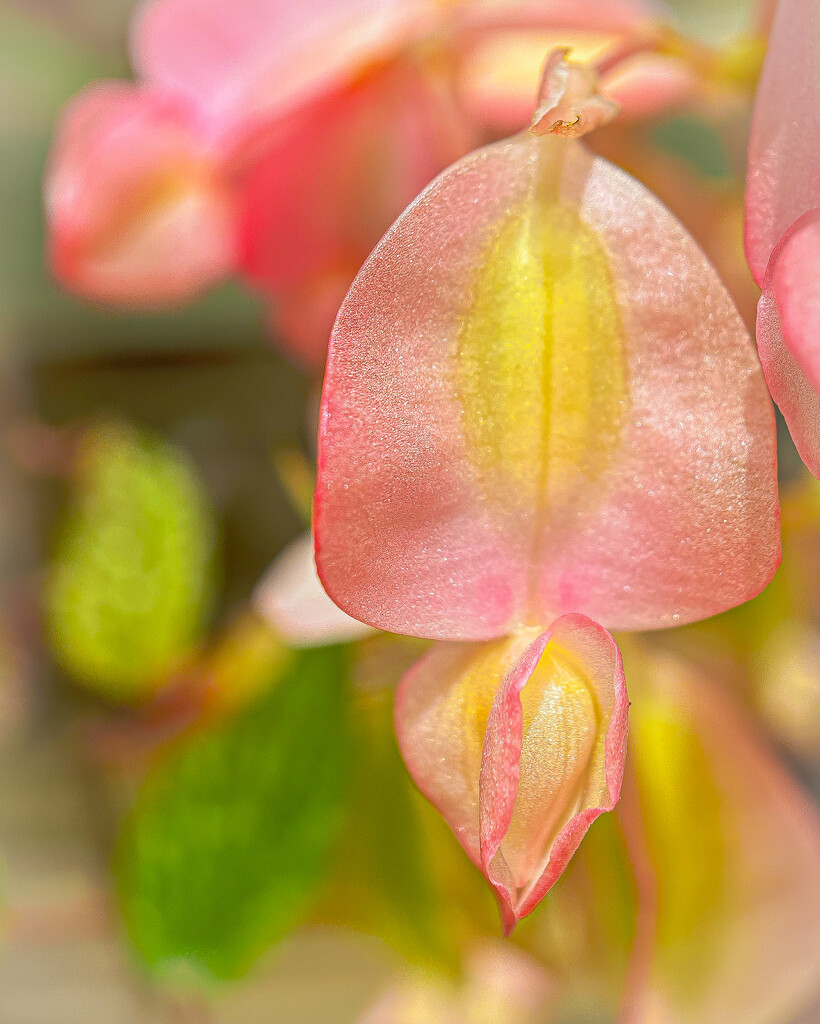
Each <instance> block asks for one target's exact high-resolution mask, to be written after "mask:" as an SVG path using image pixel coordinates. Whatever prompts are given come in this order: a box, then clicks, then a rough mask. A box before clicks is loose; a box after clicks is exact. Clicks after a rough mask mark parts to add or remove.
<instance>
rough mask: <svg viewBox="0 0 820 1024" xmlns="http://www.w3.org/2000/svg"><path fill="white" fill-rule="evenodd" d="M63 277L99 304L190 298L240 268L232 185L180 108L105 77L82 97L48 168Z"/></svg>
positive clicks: (55, 264) (56, 255)
mask: <svg viewBox="0 0 820 1024" xmlns="http://www.w3.org/2000/svg"><path fill="white" fill-rule="evenodd" d="M45 202H46V215H47V218H48V222H49V231H50V258H51V264H52V268H53V270H54V272H55V274H56V275H57V277H58V278H59V279H60V280H61V281H62V282H63V283H64V284H66V285H68V286H69V287H71V288H72V289H73V290H75V291H77V292H79V293H80V294H82V295H84V296H86V297H88V298H91V299H96V300H100V301H106V302H118V303H125V304H135V305H141V304H155V303H164V302H174V301H180V300H182V299H185V298H188V297H190V296H191V295H193V294H195V293H197V292H198V291H200V290H202V289H203V288H205V287H208V286H209V285H212V284H214V283H215V282H216V281H218V280H219V279H220V278H221V277H223V276H224V275H225V274H227V273H228V272H229V271H230V270H231V269H232V268H233V265H234V258H235V245H234V237H233V223H232V216H233V211H232V209H231V203H230V199H229V197H228V194H227V191H226V189H225V187H224V186H223V184H222V182H221V181H220V179H219V176H218V174H217V173H216V171H215V170H214V168H213V166H212V165H211V163H210V160H209V158H208V156H207V154H206V153H205V152H204V150H203V148H202V146H201V145H200V143H199V141H198V139H197V136H196V133H195V131H194V130H193V128H192V127H191V125H190V123H189V121H188V119H187V116H186V114H185V112H184V110H182V109H181V108H180V107H179V106H177V105H176V104H175V103H173V102H170V101H169V100H168V99H167V98H165V97H163V96H160V95H159V94H158V93H155V92H153V91H151V90H148V89H144V88H140V87H135V86H130V85H127V84H125V83H118V82H103V83H100V84H99V85H96V86H92V87H91V88H89V89H88V90H86V91H85V92H83V93H81V94H80V95H79V96H77V97H76V98H75V99H74V100H73V101H72V103H71V104H70V105H69V107H68V108H67V109H66V111H65V113H64V115H63V118H62V121H61V122H60V125H59V127H58V131H57V136H56V140H55V143H54V148H53V150H52V153H51V157H50V160H49V164H48V167H47V171H46V181H45Z"/></svg>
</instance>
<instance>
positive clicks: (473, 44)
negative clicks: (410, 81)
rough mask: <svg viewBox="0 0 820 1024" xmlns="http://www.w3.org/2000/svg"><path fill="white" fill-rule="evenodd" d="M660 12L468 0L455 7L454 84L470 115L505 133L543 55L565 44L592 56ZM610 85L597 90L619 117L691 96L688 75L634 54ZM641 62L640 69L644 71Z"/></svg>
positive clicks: (567, 0) (522, 114)
mask: <svg viewBox="0 0 820 1024" xmlns="http://www.w3.org/2000/svg"><path fill="white" fill-rule="evenodd" d="M658 15H659V11H658V9H657V8H656V6H655V5H653V4H651V3H646V2H642V0H623V2H620V0H529V2H522V0H487V2H482V0H478V2H476V0H473V2H470V3H466V4H464V5H462V6H461V7H460V8H458V18H457V21H456V24H457V29H456V33H455V46H456V48H457V50H458V51H459V54H460V63H459V71H458V82H459V89H460V92H461V95H462V97H463V100H464V102H465V104H466V105H467V107H468V109H470V111H471V112H472V114H473V116H475V117H478V119H479V120H480V121H482V122H484V123H485V124H487V125H488V126H490V127H491V128H493V129H494V130H496V131H499V132H504V133H510V132H514V131H518V130H520V129H521V128H523V127H525V126H526V125H527V123H528V122H529V120H530V114H531V111H532V101H533V97H534V95H535V92H536V89H537V85H538V81H539V78H540V74H541V67H542V64H543V60H544V54H545V53H548V52H549V51H550V50H552V49H554V48H556V47H569V48H570V50H571V51H572V57H573V60H577V61H583V62H592V61H594V60H596V59H597V58H599V57H601V56H602V55H603V54H604V53H605V52H607V51H608V50H611V48H612V47H613V46H615V45H616V44H617V43H619V42H621V41H622V40H623V39H624V38H625V37H626V38H628V37H629V36H630V35H631V34H634V33H642V32H645V31H646V28H647V26H648V25H649V24H651V21H652V20H653V19H654V18H656V17H657V16H658ZM630 64H631V65H633V66H632V68H631V70H630V73H629V77H628V78H627V79H626V80H624V81H621V80H620V76H619V81H618V83H617V90H616V89H610V88H609V85H608V83H606V82H605V83H604V89H603V92H604V95H605V96H607V97H608V98H610V99H613V100H615V101H616V102H618V103H619V104H620V105H621V106H622V107H624V112H625V114H626V116H636V117H638V116H646V113H645V112H655V111H657V110H660V109H665V108H666V106H668V105H671V104H674V103H678V102H680V101H681V99H682V97H684V96H688V95H690V94H691V88H692V76H691V74H686V75H685V76H684V74H683V71H682V68H681V67H680V66H679V64H678V62H675V61H671V60H666V59H657V60H652V59H651V58H646V59H644V58H640V59H637V60H635V61H632V62H630ZM644 68H646V73H644Z"/></svg>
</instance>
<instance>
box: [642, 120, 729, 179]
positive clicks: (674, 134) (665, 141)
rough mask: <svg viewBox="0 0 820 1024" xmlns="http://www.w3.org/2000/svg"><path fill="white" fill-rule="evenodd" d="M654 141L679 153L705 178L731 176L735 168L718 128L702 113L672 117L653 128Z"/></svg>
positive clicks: (673, 154)
mask: <svg viewBox="0 0 820 1024" xmlns="http://www.w3.org/2000/svg"><path fill="white" fill-rule="evenodd" d="M652 141H653V143H654V144H655V145H656V146H657V147H658V148H659V149H661V150H662V151H663V152H665V153H670V154H671V155H672V156H676V157H678V159H680V160H683V161H684V162H685V163H687V164H689V166H690V167H691V168H692V169H693V170H694V171H696V172H697V173H698V174H700V175H702V176H703V177H704V178H708V179H710V180H712V181H717V182H726V181H729V180H731V177H732V168H731V165H730V163H729V157H728V155H727V151H726V146H725V144H724V142H723V139H721V137H720V135H719V134H718V132H717V131H716V130H715V128H714V127H713V126H712V125H711V124H709V122H708V121H706V120H704V119H703V118H700V117H691V116H680V117H670V118H668V119H667V120H666V121H662V122H661V123H660V124H659V125H657V127H656V128H655V129H654V131H653V132H652Z"/></svg>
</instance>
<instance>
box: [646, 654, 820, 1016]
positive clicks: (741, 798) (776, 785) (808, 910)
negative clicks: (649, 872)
mask: <svg viewBox="0 0 820 1024" xmlns="http://www.w3.org/2000/svg"><path fill="white" fill-rule="evenodd" d="M653 674H654V677H655V680H654V684H653V688H654V693H653V694H652V695H651V696H650V695H649V694H647V693H640V694H638V695H636V702H635V707H634V716H633V717H634V721H633V736H632V741H633V742H632V757H633V758H634V762H635V764H636V765H637V769H638V778H639V781H640V789H641V794H642V805H643V818H644V823H645V827H646V828H647V830H648V836H649V841H650V852H651V853H652V854H653V861H654V863H655V866H656V868H657V870H658V883H657V888H656V893H655V894H654V895H652V896H650V899H652V900H655V899H657V901H658V910H659V914H660V916H659V918H658V927H659V941H658V944H657V945H656V947H655V950H654V954H653V956H652V958H651V961H650V962H649V963H648V964H647V965H646V966H645V973H643V980H642V984H641V992H640V995H639V998H638V999H637V1002H636V1005H635V1011H636V1012H635V1013H634V1015H633V1016H631V1017H629V1018H628V1019H629V1020H635V1021H639V1022H642V1024H643V1022H646V1021H656V1020H658V1021H662V1022H666V1021H670V1022H672V1021H674V1022H675V1024H776V1022H780V1021H791V1020H795V1019H797V1018H798V1017H799V1015H800V1014H801V1013H802V1012H803V1011H804V1010H805V1009H806V1005H807V1004H808V1003H810V1002H811V1001H812V1000H814V999H815V998H816V997H817V994H818V992H820V821H819V820H818V817H817V812H816V808H815V807H814V806H813V805H812V803H811V802H810V801H809V799H808V798H807V797H806V796H805V795H804V794H803V792H802V791H801V790H800V788H799V787H798V786H797V785H796V783H795V782H794V780H793V779H792V778H791V777H790V776H789V775H788V774H787V773H786V771H785V770H784V769H783V767H782V766H781V765H780V764H779V763H778V761H777V759H776V758H775V756H774V755H773V753H772V752H771V751H770V750H769V749H768V748H767V747H766V745H765V744H764V742H763V740H762V738H761V736H760V735H759V734H758V732H757V731H756V729H755V727H754V726H753V724H752V723H751V722H750V721H748V720H747V719H746V717H745V713H744V711H743V710H742V709H741V708H739V707H738V706H737V705H736V704H735V703H734V702H733V701H732V699H731V698H729V697H728V695H727V694H726V693H725V692H724V690H723V688H722V687H721V686H720V684H719V683H718V682H716V681H712V680H709V679H704V678H703V677H701V676H700V674H699V673H698V672H697V670H694V669H693V668H691V667H689V666H687V665H685V664H682V663H679V662H675V661H671V660H665V661H662V662H660V663H659V664H658V665H657V666H656V668H655V670H654V673H653ZM698 793H699V794H701V799H700V800H695V799H694V796H695V795H696V794H698ZM693 830H697V832H695V831H693ZM704 832H706V833H708V835H707V837H706V839H705V840H704V838H703V836H702V833H704ZM670 858H671V859H670ZM640 975H641V972H639V975H638V976H639V977H640ZM800 1019H802V1017H801V1018H800ZM806 1019H808V1018H806Z"/></svg>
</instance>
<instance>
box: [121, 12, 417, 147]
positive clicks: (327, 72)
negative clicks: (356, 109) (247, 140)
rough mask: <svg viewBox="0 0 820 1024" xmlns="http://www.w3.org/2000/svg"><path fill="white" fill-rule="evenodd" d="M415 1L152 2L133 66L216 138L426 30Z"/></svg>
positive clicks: (138, 30)
mask: <svg viewBox="0 0 820 1024" xmlns="http://www.w3.org/2000/svg"><path fill="white" fill-rule="evenodd" d="M426 10H427V4H425V3H423V2H422V0H418V2H416V0H330V2H329V0H304V2H301V3H290V2H288V0H154V2H152V3H149V4H146V5H145V7H144V8H143V11H142V15H141V17H139V18H138V19H137V20H136V22H135V26H134V32H133V36H132V54H133V61H134V66H135V67H136V68H137V70H138V71H139V72H140V74H141V75H142V76H143V77H144V78H145V80H146V81H148V82H151V83H154V84H156V85H160V86H162V87H163V88H165V89H169V90H171V91H172V92H173V93H175V94H177V95H180V96H182V97H184V98H185V99H186V100H187V101H188V102H189V103H190V104H191V106H192V107H193V108H194V109H195V110H196V111H197V112H198V113H199V115H200V116H201V118H202V119H203V123H204V124H205V125H207V126H208V128H209V129H210V130H212V131H213V132H215V133H216V134H221V133H223V132H230V131H232V130H234V129H235V128H236V126H237V125H239V124H241V123H252V122H253V121H255V120H256V119H257V118H258V117H261V116H264V117H269V116H271V115H275V114H281V113H283V112H285V111H286V110H287V109H289V108H292V107H293V106H295V105H296V104H298V103H300V102H303V101H304V100H305V99H309V98H310V97H311V96H312V95H314V94H315V93H317V92H319V91H321V90H322V89H325V88H327V87H328V86H329V85H330V84H331V83H333V82H338V81H344V80H349V79H352V78H354V77H355V76H356V75H357V74H358V72H359V71H360V70H361V68H362V67H366V66H367V65H368V64H369V63H372V62H373V61H375V60H377V59H379V58H380V57H383V56H385V55H386V54H387V53H389V52H390V51H392V50H393V49H395V48H396V47H397V46H398V45H399V43H400V42H401V41H403V40H404V39H406V38H408V37H409V36H410V35H411V34H412V33H413V32H414V31H418V30H419V28H420V26H421V25H422V24H425V23H426V20H427V16H426Z"/></svg>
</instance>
